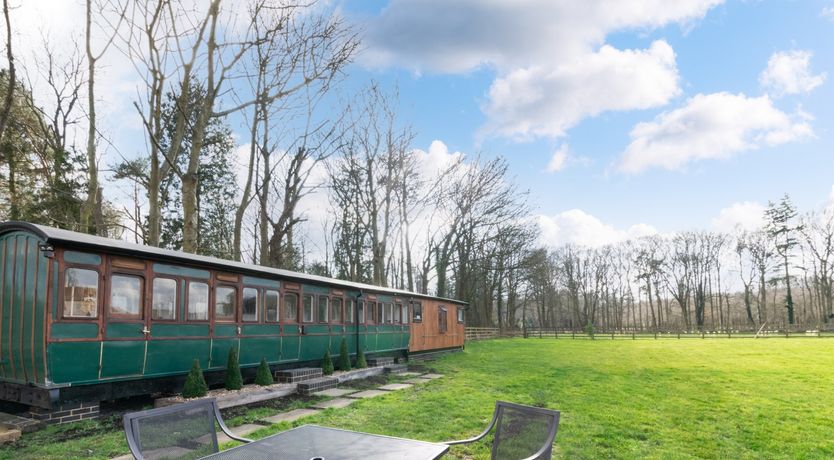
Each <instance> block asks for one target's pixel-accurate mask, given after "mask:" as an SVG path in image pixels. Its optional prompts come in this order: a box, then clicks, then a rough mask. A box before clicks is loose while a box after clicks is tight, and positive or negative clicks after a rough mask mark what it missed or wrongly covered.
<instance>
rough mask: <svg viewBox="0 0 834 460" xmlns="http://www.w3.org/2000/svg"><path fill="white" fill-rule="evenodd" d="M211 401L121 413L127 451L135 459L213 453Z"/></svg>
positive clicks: (214, 437)
mask: <svg viewBox="0 0 834 460" xmlns="http://www.w3.org/2000/svg"><path fill="white" fill-rule="evenodd" d="M215 420H220V421H221V423H222V420H221V419H219V411H218V409H217V404H216V402H215V400H214V399H213V398H211V399H202V400H199V401H193V402H187V403H182V404H176V405H173V406H168V407H160V408H157V409H150V410H146V411H141V412H133V413H129V414H125V416H124V426H125V435H126V436H127V443H128V445H129V446H130V451H131V453H133V456H134V457H136V458H137V459H140V460H141V459H163V458H164V459H173V458H200V457H204V456H206V455H209V454H212V453H215V452H217V451H218V450H219V449H218V446H217V432H216V431H215V426H214V424H215Z"/></svg>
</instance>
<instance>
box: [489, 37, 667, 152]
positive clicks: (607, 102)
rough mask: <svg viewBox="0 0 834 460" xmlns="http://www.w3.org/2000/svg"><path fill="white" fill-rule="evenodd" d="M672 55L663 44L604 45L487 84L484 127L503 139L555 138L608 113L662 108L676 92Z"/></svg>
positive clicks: (512, 73) (661, 42)
mask: <svg viewBox="0 0 834 460" xmlns="http://www.w3.org/2000/svg"><path fill="white" fill-rule="evenodd" d="M678 80H679V77H678V71H677V66H676V65H675V52H674V51H673V50H672V47H671V46H669V44H668V43H666V42H665V41H663V40H659V41H655V42H654V43H652V45H651V46H650V47H649V49H647V50H624V51H620V50H618V49H615V48H613V47H611V46H608V45H605V46H603V47H602V48H601V49H600V50H599V51H598V52H596V53H590V54H585V55H583V56H581V57H580V58H578V59H576V60H575V61H573V62H569V63H564V64H559V65H557V66H555V67H552V68H551V67H541V66H536V67H529V68H522V69H517V70H514V71H512V72H510V73H509V74H508V75H506V76H505V77H502V78H498V79H497V80H495V81H494V82H493V83H492V86H491V87H490V89H489V96H488V98H489V101H488V103H487V104H486V106H485V107H484V112H485V113H486V114H487V116H488V117H489V122H488V123H487V125H486V127H485V129H486V131H487V132H496V133H499V134H503V135H507V136H520V137H531V136H549V137H558V136H562V135H564V133H565V131H566V130H567V129H569V128H571V127H573V126H575V125H576V124H577V123H579V122H580V121H581V120H582V119H584V118H586V117H590V116H595V115H598V114H600V113H602V112H605V111H611V110H633V109H647V108H650V107H657V106H661V105H665V104H666V103H667V102H669V100H670V99H671V98H673V97H675V96H677V95H678V94H679V93H680V88H679V87H678Z"/></svg>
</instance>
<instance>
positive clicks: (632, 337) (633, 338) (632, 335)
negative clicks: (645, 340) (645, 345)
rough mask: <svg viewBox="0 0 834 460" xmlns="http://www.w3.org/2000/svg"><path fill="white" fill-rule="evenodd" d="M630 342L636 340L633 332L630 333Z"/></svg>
mask: <svg viewBox="0 0 834 460" xmlns="http://www.w3.org/2000/svg"><path fill="white" fill-rule="evenodd" d="M631 340H637V338H636V337H635V336H634V332H632V333H631Z"/></svg>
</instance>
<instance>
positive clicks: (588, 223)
mask: <svg viewBox="0 0 834 460" xmlns="http://www.w3.org/2000/svg"><path fill="white" fill-rule="evenodd" d="M537 220H538V224H539V229H540V230H541V233H540V236H539V240H540V242H541V244H543V245H546V246H549V247H559V246H562V245H564V244H568V243H571V244H577V245H580V246H587V247H600V246H604V245H606V244H612V243H617V242H620V241H625V240H628V239H631V238H639V237H641V236H647V235H654V234H656V233H657V230H656V229H655V228H654V227H652V226H651V225H648V224H642V223H641V224H636V225H632V226H630V227H629V228H627V229H625V230H621V229H616V228H614V227H613V226H611V225H607V224H605V223H603V222H602V221H601V220H599V219H598V218H596V217H594V216H592V215H590V214H588V213H586V212H585V211H583V210H581V209H571V210H568V211H564V212H561V213H559V214H557V215H555V216H546V215H539V216H537Z"/></svg>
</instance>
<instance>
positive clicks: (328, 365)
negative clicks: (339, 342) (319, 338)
mask: <svg viewBox="0 0 834 460" xmlns="http://www.w3.org/2000/svg"><path fill="white" fill-rule="evenodd" d="M321 373H322V374H324V375H330V374H332V373H333V360H332V359H330V349H327V350H325V351H324V358H322V359H321Z"/></svg>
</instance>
